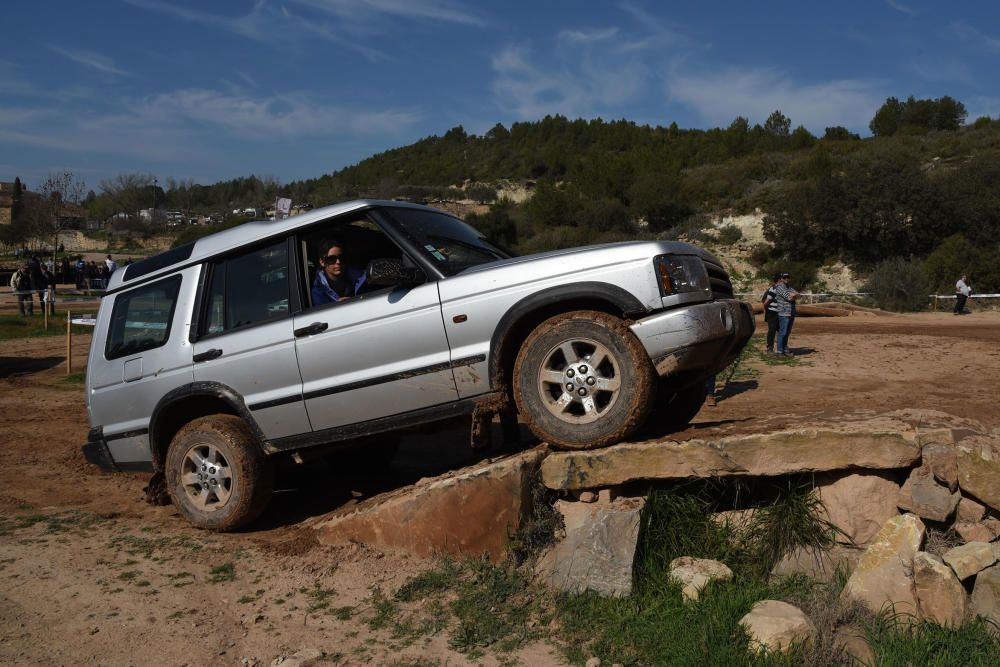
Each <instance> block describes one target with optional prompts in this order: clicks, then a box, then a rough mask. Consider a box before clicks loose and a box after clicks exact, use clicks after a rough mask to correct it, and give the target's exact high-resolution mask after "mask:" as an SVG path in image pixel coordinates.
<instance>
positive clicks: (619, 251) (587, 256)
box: [457, 241, 722, 276]
mask: <svg viewBox="0 0 1000 667" xmlns="http://www.w3.org/2000/svg"><path fill="white" fill-rule="evenodd" d="M667 253H673V254H677V255H698V256H699V257H701V258H702V259H704V260H707V261H709V262H712V263H713V264H717V265H719V266H722V263H721V262H720V261H719V260H718V259H716V258H715V256H714V255H712V254H711V253H710V252H708V251H706V250H702V249H701V248H699V247H697V246H693V245H691V244H690V243H681V242H680V241H620V242H617V243H600V244H596V245H588V246H580V247H576V248H564V249H562V250H549V251H547V252H536V253H533V254H530V255H521V256H518V257H511V258H509V259H500V260H497V261H495V262H490V263H488V264H480V265H479V266H474V267H471V268H468V269H466V270H464V271H462V272H461V273H459V274H457V275H461V276H467V275H470V274H473V273H481V272H484V271H492V270H495V269H499V268H503V267H507V266H516V265H518V264H527V263H530V262H539V261H544V260H548V259H555V258H564V259H569V258H572V259H574V260H579V261H593V263H596V264H603V263H605V262H607V261H611V262H626V261H630V260H637V259H644V258H652V257H655V256H657V255H663V254H667Z"/></svg>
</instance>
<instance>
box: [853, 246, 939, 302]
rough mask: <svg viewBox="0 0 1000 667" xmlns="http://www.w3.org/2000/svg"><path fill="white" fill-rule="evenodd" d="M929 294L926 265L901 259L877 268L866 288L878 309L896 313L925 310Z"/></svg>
mask: <svg viewBox="0 0 1000 667" xmlns="http://www.w3.org/2000/svg"><path fill="white" fill-rule="evenodd" d="M929 290H930V285H929V284H928V280H927V274H926V273H925V272H924V267H923V265H922V264H921V263H920V262H918V261H910V260H906V259H903V258H902V257H893V258H891V259H887V260H885V261H884V262H882V263H881V264H879V265H878V266H877V267H875V270H874V271H873V272H872V274H871V276H870V277H869V278H868V284H867V285H866V286H865V291H866V292H871V293H872V294H873V296H874V299H875V303H877V304H878V306H879V308H883V309H885V310H892V311H897V312H910V311H916V310H923V309H924V308H926V307H927V295H928V294H929Z"/></svg>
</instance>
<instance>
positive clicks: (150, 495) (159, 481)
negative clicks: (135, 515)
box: [142, 470, 170, 505]
mask: <svg viewBox="0 0 1000 667" xmlns="http://www.w3.org/2000/svg"><path fill="white" fill-rule="evenodd" d="M142 492H143V493H145V494H146V502H147V503H149V504H150V505H169V504H170V494H169V493H167V478H166V476H164V474H163V471H162V470H159V471H157V472H154V473H153V476H152V477H150V478H149V483H148V484H146V486H144V487H142Z"/></svg>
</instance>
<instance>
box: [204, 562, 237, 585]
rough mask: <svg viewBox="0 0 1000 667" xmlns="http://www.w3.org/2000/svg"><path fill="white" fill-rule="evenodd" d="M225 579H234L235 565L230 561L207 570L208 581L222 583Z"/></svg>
mask: <svg viewBox="0 0 1000 667" xmlns="http://www.w3.org/2000/svg"><path fill="white" fill-rule="evenodd" d="M227 581H236V565H234V564H233V562H232V561H230V562H228V563H223V564H222V565H216V566H215V567H213V568H212V569H211V570H209V572H208V583H210V584H222V583H225V582H227Z"/></svg>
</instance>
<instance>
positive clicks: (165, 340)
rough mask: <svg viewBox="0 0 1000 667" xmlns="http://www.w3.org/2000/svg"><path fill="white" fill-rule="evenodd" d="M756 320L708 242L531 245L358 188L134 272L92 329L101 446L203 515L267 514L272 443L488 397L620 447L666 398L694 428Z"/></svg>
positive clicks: (543, 429)
mask: <svg viewBox="0 0 1000 667" xmlns="http://www.w3.org/2000/svg"><path fill="white" fill-rule="evenodd" d="M331 244H332V245H331ZM334 247H336V248H338V251H337V253H332V249H333V248H334ZM327 249H329V250H330V251H331V254H333V255H334V257H333V259H331V258H330V256H329V255H327V256H326V257H321V256H320V251H321V250H327ZM338 253H339V254H338ZM328 264H330V265H338V266H339V267H340V269H341V270H342V271H344V272H347V274H349V275H351V276H353V277H352V279H351V285H352V287H351V289H350V293H351V296H350V298H344V299H342V300H340V301H335V302H333V303H325V302H322V301H324V299H320V298H317V296H316V295H317V292H316V291H315V290H312V289H311V288H312V287H313V286H314V285H317V284H318V281H320V278H319V277H318V275H320V274H322V275H323V276H327V277H329V275H330V274H327V273H326V267H327V265H328ZM337 275H338V276H339V275H340V274H337ZM331 280H333V278H331ZM338 280H339V278H338ZM320 282H321V281H320ZM753 328H754V324H753V316H752V312H751V310H750V307H749V306H748V305H747V304H744V303H741V302H739V301H737V300H735V299H733V292H732V286H731V284H730V281H729V278H728V276H727V274H726V272H725V270H724V269H723V267H722V266H721V264H720V263H719V262H718V261H717V260H716V259H715V258H714V257H713V256H712V255H711V254H709V253H708V252H706V251H704V250H701V249H699V248H696V247H694V246H692V245H688V244H684V243H676V242H632V243H614V244H607V245H600V246H591V247H586V248H573V249H567V250H557V251H552V252H545V253H539V254H535V255H529V256H524V257H514V256H511V255H510V254H509V253H508V252H506V251H504V250H503V249H502V248H500V247H498V246H496V245H494V244H493V243H491V242H490V241H489V240H488V239H487V238H485V237H484V236H483V235H482V234H480V233H479V232H478V231H476V230H475V229H473V228H472V227H470V226H469V225H467V224H465V223H464V222H462V221H461V220H459V219H458V218H455V217H453V216H451V215H449V214H447V213H445V212H442V211H440V210H437V209H433V208H429V207H426V206H419V205H415V204H409V203H405V202H395V201H373V200H362V201H353V202H348V203H343V204H338V205H335V206H330V207H326V208H322V209H316V210H313V211H310V212H308V213H305V214H302V215H298V216H295V217H291V218H288V219H285V220H281V221H277V222H249V223H245V224H242V225H239V226H237V227H233V228H231V229H227V230H224V231H221V232H219V233H217V234H213V235H211V236H206V237H204V238H201V239H199V240H197V241H195V242H194V243H192V244H189V245H185V246H181V247H177V248H173V249H171V250H168V251H166V252H164V253H161V254H159V255H156V256H154V257H151V258H149V259H147V260H145V261H142V262H138V263H135V264H132V265H129V266H127V267H124V268H123V269H122V270H119V271H116V272H115V273H114V275H113V276H112V278H111V284H110V285H109V286H108V291H107V294H106V296H105V297H104V299H103V300H102V302H101V307H100V311H99V313H98V316H97V325H96V328H95V333H94V337H93V341H92V344H91V348H90V360H89V363H88V366H87V379H86V403H87V409H88V413H89V417H90V425H91V429H90V433H89V436H88V442H87V444H86V445H85V446H84V451H85V453H86V455H87V458H88V460H90V461H92V462H94V463H97V464H99V465H101V466H102V467H104V468H107V469H117V470H149V471H152V472H154V473H155V474H162V475H163V482H164V484H165V487H166V489H167V491H168V492H169V494H170V497H171V499H172V501H173V503H174V504H175V505H176V506H177V509H178V510H179V511H180V513H181V514H182V515H183V516H185V517H186V518H187V519H188V520H189V521H190V522H191V523H193V524H194V525H196V526H200V527H203V528H208V529H214V530H230V529H234V528H236V527H239V526H242V525H245V524H247V523H248V522H250V521H252V520H253V519H254V518H256V517H257V516H258V515H259V514H260V512H261V511H263V509H264V507H265V506H266V504H267V502H268V498H269V497H270V494H271V485H272V473H271V468H272V463H273V460H274V458H275V457H278V456H283V455H289V454H294V453H299V454H301V453H303V452H306V451H308V452H315V451H320V450H321V448H323V449H326V450H329V451H331V452H332V453H333V455H336V453H337V451H339V450H340V448H342V447H344V446H345V444H347V443H356V442H357V441H358V439H359V438H363V437H365V436H370V435H372V434H378V433H386V432H393V431H396V430H398V429H400V428H403V427H409V426H413V425H417V424H423V423H427V422H431V421H435V420H441V419H446V418H450V417H454V416H456V415H461V414H467V413H471V412H474V411H475V410H477V409H480V410H483V409H490V410H501V411H505V410H507V411H509V410H513V409H514V408H515V407H516V410H517V412H518V413H519V415H520V418H521V420H522V421H524V422H526V423H527V424H528V425H529V426H530V428H531V429H532V431H533V432H534V433H535V434H536V435H537V436H538V437H539V438H541V439H542V440H544V441H546V442H548V443H550V444H551V445H552V446H554V447H559V448H566V449H587V448H593V447H604V446H607V445H611V444H614V443H616V442H619V441H621V440H623V439H626V438H628V437H629V436H630V435H632V434H633V433H634V432H635V431H636V430H637V429H638V428H639V427H641V426H642V425H643V424H644V423H645V422H646V420H647V419H649V418H650V416H651V415H654V414H655V415H656V417H655V418H656V419H658V420H659V422H660V423H662V424H664V425H670V426H672V427H675V428H681V427H683V426H684V425H685V424H687V423H688V422H689V421H690V420H691V419H692V418H693V417H694V415H695V414H696V413H697V412H698V410H699V408H700V407H701V405H702V403H703V401H704V399H705V380H706V378H707V377H709V376H711V375H713V374H714V373H716V372H718V371H719V370H721V369H722V368H724V367H725V366H727V365H728V364H729V363H730V362H731V361H732V360H733V359H735V357H736V356H737V355H738V354H739V352H740V350H741V349H742V348H743V346H744V345H745V343H746V341H747V340H748V339H749V337H750V335H751V334H752V333H753Z"/></svg>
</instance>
